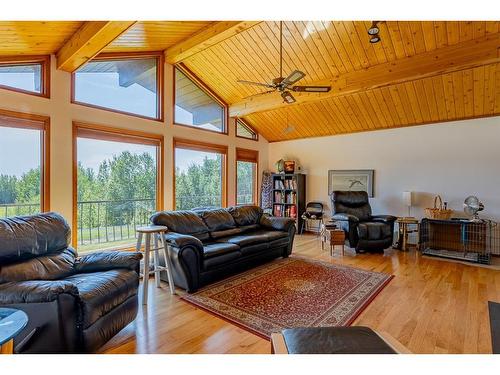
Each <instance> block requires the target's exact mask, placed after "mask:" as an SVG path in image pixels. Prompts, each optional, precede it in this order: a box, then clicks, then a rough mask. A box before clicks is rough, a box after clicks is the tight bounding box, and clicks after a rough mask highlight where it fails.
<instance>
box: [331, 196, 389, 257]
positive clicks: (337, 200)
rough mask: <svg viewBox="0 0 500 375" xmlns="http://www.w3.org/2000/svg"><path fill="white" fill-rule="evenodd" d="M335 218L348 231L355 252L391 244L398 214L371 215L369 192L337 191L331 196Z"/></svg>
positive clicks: (375, 249)
mask: <svg viewBox="0 0 500 375" xmlns="http://www.w3.org/2000/svg"><path fill="white" fill-rule="evenodd" d="M330 198H331V203H332V220H334V221H336V222H337V223H338V224H339V225H340V227H341V228H342V229H343V230H344V232H346V238H347V240H348V241H349V247H352V248H354V249H356V252H363V251H365V250H367V251H384V249H387V248H388V247H391V246H392V242H393V235H394V222H395V221H396V217H395V216H391V215H372V208H371V206H370V202H369V201H368V194H367V193H366V191H339V190H337V191H334V192H332V194H331V195H330Z"/></svg>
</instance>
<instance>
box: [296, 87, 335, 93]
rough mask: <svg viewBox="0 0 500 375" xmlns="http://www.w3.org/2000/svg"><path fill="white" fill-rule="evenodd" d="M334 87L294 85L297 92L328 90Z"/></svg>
mask: <svg viewBox="0 0 500 375" xmlns="http://www.w3.org/2000/svg"><path fill="white" fill-rule="evenodd" d="M331 89H332V87H331V86H293V87H292V91H295V92H328V91H330V90H331Z"/></svg>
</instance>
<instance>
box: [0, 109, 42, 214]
mask: <svg viewBox="0 0 500 375" xmlns="http://www.w3.org/2000/svg"><path fill="white" fill-rule="evenodd" d="M49 144H50V142H49V119H48V118H45V117H41V116H34V115H28V114H21V113H14V112H10V111H0V217H9V216H19V215H33V214H36V213H39V212H43V211H48V210H49Z"/></svg>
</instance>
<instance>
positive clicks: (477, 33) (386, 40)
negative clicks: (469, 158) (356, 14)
mask: <svg viewBox="0 0 500 375" xmlns="http://www.w3.org/2000/svg"><path fill="white" fill-rule="evenodd" d="M369 26H370V22H368V21H366V22H361V21H356V22H351V21H347V22H339V21H332V22H330V21H324V22H320V21H314V22H307V21H305V22H296V21H293V22H284V25H283V32H284V41H283V43H284V46H283V48H284V51H283V55H284V61H283V70H284V74H285V75H286V74H288V73H289V72H291V71H292V70H294V69H300V70H302V71H304V72H305V73H306V74H307V76H306V77H305V78H304V79H303V80H302V81H301V84H302V83H304V84H307V83H311V82H315V81H321V80H325V79H330V78H332V77H337V76H339V75H340V76H341V75H342V74H345V73H352V72H356V71H363V70H365V69H367V68H369V67H372V66H376V65H378V64H384V63H387V62H395V61H398V60H401V59H405V58H407V57H411V56H415V55H418V54H422V53H425V52H429V51H436V50H438V49H441V48H445V47H447V46H452V45H456V44H459V43H463V42H467V41H470V40H476V39H480V38H484V37H485V36H487V35H489V34H492V35H495V36H497V35H498V33H499V22H458V21H457V22H430V21H426V22H395V21H394V22H384V23H381V24H379V26H380V29H381V31H380V35H381V38H382V41H381V42H379V43H377V44H370V43H369V42H368V35H367V32H366V30H367V29H368V27H369ZM497 40H500V39H497ZM499 46H500V43H499ZM278 48H279V23H278V22H262V23H260V24H258V25H256V26H254V27H252V28H250V29H248V30H246V31H244V32H242V33H240V34H238V35H236V36H234V37H232V38H230V39H227V40H225V41H223V42H221V43H219V44H217V45H215V46H213V47H211V48H209V49H206V50H204V51H202V52H200V53H198V54H196V55H194V56H192V57H191V58H189V59H187V60H185V61H184V64H185V65H186V66H187V67H188V68H189V69H191V70H192V71H193V72H195V73H196V74H197V75H198V76H199V77H200V78H201V79H202V80H203V81H204V82H206V83H207V85H208V86H210V87H211V88H212V89H213V90H214V91H215V92H217V93H218V94H219V95H220V96H221V97H222V98H223V99H224V100H225V101H227V102H228V103H230V104H234V103H237V102H240V101H241V100H242V99H243V98H245V97H247V96H250V95H254V94H257V93H259V92H262V91H264V90H261V89H260V88H259V87H253V86H247V85H242V84H239V83H237V82H236V81H237V80H238V79H243V80H253V81H259V82H269V81H270V80H271V79H272V78H274V77H277V76H278V75H279V74H278V73H279V71H278V69H279V58H278V56H279V54H278ZM497 57H498V53H497ZM499 68H500V65H499V64H498V63H492V64H488V65H485V66H479V67H477V68H470V69H465V70H460V71H456V72H452V73H447V74H436V75H434V76H431V77H426V78H422V79H413V80H411V81H408V82H403V83H398V84H393V85H389V86H387V87H382V88H376V89H372V90H366V91H363V92H360V93H355V94H352V95H344V96H336V97H334V98H329V99H324V100H320V101H315V102H313V103H309V104H300V105H294V106H287V107H283V108H280V109H276V110H271V111H266V112H259V113H252V114H249V115H247V116H245V117H244V118H245V119H246V120H247V121H248V122H249V123H250V124H251V125H252V126H253V127H254V128H255V129H256V130H257V131H259V133H261V134H262V135H263V136H264V137H265V138H266V139H268V140H269V141H279V140H284V139H295V138H303V137H314V136H323V135H331V134H342V133H350V132H358V131H366V130H373V129H384V128H391V127H401V126H410V125H418V124H423V123H429V122H441V121H448V120H458V119H465V118H471V117H482V116H490V115H496V114H500V72H499ZM415 69H417V70H418V66H416V67H415ZM269 95H278V94H276V93H274V94H269Z"/></svg>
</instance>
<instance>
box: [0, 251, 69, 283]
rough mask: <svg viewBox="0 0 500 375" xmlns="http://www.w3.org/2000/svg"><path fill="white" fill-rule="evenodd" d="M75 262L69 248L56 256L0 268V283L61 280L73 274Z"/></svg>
mask: <svg viewBox="0 0 500 375" xmlns="http://www.w3.org/2000/svg"><path fill="white" fill-rule="evenodd" d="M0 243H1V242H0ZM0 246H1V245H0ZM75 260H76V251H75V250H73V248H71V247H69V248H67V249H65V250H63V251H61V252H60V253H57V254H47V255H42V256H39V257H37V258H33V259H28V260H25V261H24V262H18V263H13V264H7V265H4V266H0V283H7V282H9V281H25V280H58V279H62V278H64V277H66V276H69V275H71V274H73V272H74V265H75Z"/></svg>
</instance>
